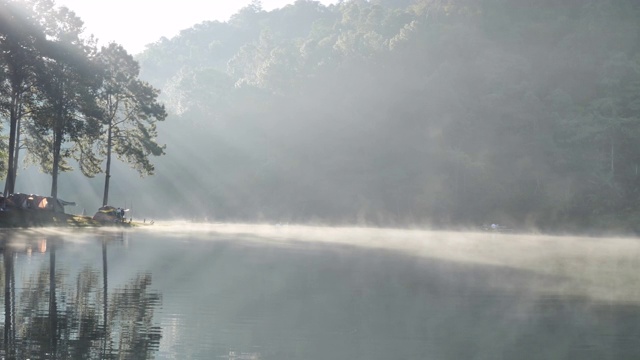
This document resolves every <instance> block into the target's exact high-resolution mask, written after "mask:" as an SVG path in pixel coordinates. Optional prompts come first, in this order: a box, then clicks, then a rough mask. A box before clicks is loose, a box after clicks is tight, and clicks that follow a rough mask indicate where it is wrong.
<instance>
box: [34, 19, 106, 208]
mask: <svg viewBox="0 0 640 360" xmlns="http://www.w3.org/2000/svg"><path fill="white" fill-rule="evenodd" d="M48 20H49V21H50V23H49V24H50V25H51V26H50V27H48V28H47V29H46V30H47V36H48V38H49V39H50V46H48V48H47V51H46V52H45V53H44V57H43V61H42V66H41V67H40V68H39V69H38V71H39V75H40V76H39V79H38V88H39V95H38V99H37V102H38V106H37V107H36V108H34V109H33V110H32V123H31V124H30V126H29V135H30V137H29V141H28V142H27V147H28V150H29V157H30V159H31V161H33V162H36V163H38V164H39V165H40V167H41V169H42V170H43V171H45V172H46V173H48V174H50V175H51V177H52V181H51V196H52V197H53V198H54V199H57V196H58V174H59V173H60V172H62V171H68V170H70V169H71V167H70V166H69V165H68V163H67V161H66V159H68V158H76V159H79V160H80V161H81V162H83V159H84V158H85V157H87V156H91V152H90V149H88V147H87V145H86V144H87V140H86V139H90V138H92V137H96V136H97V131H98V130H99V126H98V125H99V124H98V121H99V119H100V118H101V116H102V114H101V113H100V111H99V109H98V108H97V106H96V100H95V99H96V94H95V92H96V89H97V86H98V84H99V80H100V79H99V77H98V76H97V75H96V73H97V72H96V71H95V66H94V65H93V64H92V61H91V56H92V55H93V52H94V47H93V45H92V44H91V43H90V42H87V41H86V40H84V39H83V38H82V37H81V34H82V29H83V23H82V20H80V18H78V17H77V16H76V15H75V13H73V12H72V11H70V10H69V9H67V8H65V7H62V8H58V9H56V10H55V11H54V12H53V13H52V16H51V18H49V19H48ZM65 143H70V144H71V145H72V146H66V147H63V144H65Z"/></svg>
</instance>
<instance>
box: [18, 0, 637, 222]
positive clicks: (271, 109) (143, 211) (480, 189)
mask: <svg viewBox="0 0 640 360" xmlns="http://www.w3.org/2000/svg"><path fill="white" fill-rule="evenodd" d="M638 19H640V3H638V2H636V1H633V0H604V1H602V0H597V1H596V0H544V1H530V0H474V1H471V0H448V1H445V0H441V1H438V0H371V1H364V0H351V1H343V2H340V3H338V4H335V5H329V6H325V5H322V4H321V3H319V2H316V1H308V0H298V1H296V2H295V3H294V4H293V5H288V6H286V7H284V8H282V9H276V10H272V11H265V10H263V9H262V7H261V5H260V3H259V2H257V1H255V2H254V3H252V5H250V6H247V7H245V8H243V9H242V10H240V11H239V12H238V13H236V14H235V15H234V16H232V17H231V19H230V20H229V21H227V22H219V21H211V22H203V23H200V24H195V25H194V26H193V27H192V28H189V29H185V30H183V31H182V32H181V33H180V34H179V35H178V36H176V37H174V38H171V39H167V38H162V39H159V40H158V41H157V42H156V43H154V44H151V45H150V46H148V47H147V49H146V50H145V51H144V52H143V53H141V54H140V55H139V56H138V57H137V60H138V61H139V63H140V66H141V78H142V79H144V80H146V81H149V82H150V83H151V84H152V85H153V86H155V87H157V88H159V89H161V91H162V95H161V100H162V101H163V102H164V103H165V105H166V106H167V111H168V112H169V114H170V115H169V117H168V118H167V119H166V120H165V121H164V122H162V123H159V124H158V131H159V139H158V140H159V142H160V143H164V144H166V145H167V149H166V155H164V156H161V157H157V158H154V159H152V161H153V162H154V163H155V166H156V175H154V176H151V177H147V178H142V179H141V178H139V177H138V174H137V172H136V171H134V170H132V169H129V168H127V166H126V165H124V164H122V163H119V162H117V161H116V162H115V164H114V165H115V168H114V169H113V172H112V178H111V197H110V199H111V201H110V202H111V204H112V205H114V206H126V207H129V208H131V209H132V213H131V214H132V216H133V217H134V218H136V219H142V218H145V219H152V218H154V219H168V218H181V219H192V220H199V221H202V220H207V221H266V222H281V223H286V222H292V223H320V224H356V225H369V226H410V225H416V226H478V225H480V224H483V223H500V224H505V225H508V226H510V227H514V228H531V227H536V228H540V229H546V230H554V229H555V230H558V229H565V230H571V231H576V230H589V229H593V230H595V229H615V230H621V231H635V232H637V231H638V230H640V225H637V224H638V223H640V222H638V220H640V205H639V204H640V203H639V201H638V200H639V196H640V174H639V165H640V146H638V143H637V140H638V139H639V136H640V121H639V120H640V119H639V118H638V116H639V114H640V22H639V21H638ZM103 181H104V176H102V175H99V176H97V177H96V178H95V179H92V180H89V181H88V180H87V179H86V178H84V177H82V175H81V173H80V172H78V171H75V172H72V173H63V174H60V190H59V192H58V194H59V196H60V198H62V199H65V200H70V201H76V202H77V203H78V206H77V207H76V208H67V212H71V213H80V212H82V211H83V209H84V210H85V211H86V212H87V213H88V214H93V212H95V211H96V210H97V208H98V207H99V206H100V205H101V203H100V200H101V196H102V186H103ZM49 186H50V183H49V177H48V176H45V175H42V174H37V172H36V171H34V170H33V169H28V170H21V171H20V172H19V173H18V186H17V190H18V191H21V192H27V193H42V194H46V193H47V192H48V190H49Z"/></svg>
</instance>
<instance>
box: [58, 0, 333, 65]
mask: <svg viewBox="0 0 640 360" xmlns="http://www.w3.org/2000/svg"><path fill="white" fill-rule="evenodd" d="M293 2H294V0H262V7H263V8H264V9H265V10H272V9H276V8H281V7H283V6H285V5H287V4H290V3H293ZM320 2H321V3H323V4H325V5H327V4H330V3H336V2H337V1H336V0H320ZM250 3H251V0H57V1H56V4H58V5H60V6H62V5H64V6H67V7H68V8H70V9H71V10H73V11H75V13H76V14H77V15H78V16H80V18H82V20H84V23H85V29H86V32H87V33H92V34H94V35H96V37H97V38H98V39H99V40H100V44H106V43H108V42H110V41H115V42H117V43H119V44H122V46H124V47H125V48H126V49H127V51H129V52H130V53H132V54H137V53H139V52H141V51H142V50H144V48H145V45H146V44H149V43H153V42H155V41H156V40H158V39H159V38H161V37H162V36H165V37H167V38H171V37H173V36H175V35H177V34H178V33H179V32H180V30H183V29H186V28H190V27H191V26H193V25H195V24H197V23H200V22H202V21H205V20H220V21H227V20H228V19H229V17H230V16H231V15H233V14H235V13H236V12H237V11H238V10H239V9H241V8H242V7H244V6H247V5H248V4H250Z"/></svg>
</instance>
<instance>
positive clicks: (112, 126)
mask: <svg viewBox="0 0 640 360" xmlns="http://www.w3.org/2000/svg"><path fill="white" fill-rule="evenodd" d="M114 69H117V70H114ZM138 71H139V67H138V64H137V62H135V60H134V59H133V58H132V57H131V55H129V54H127V53H126V51H124V50H123V49H122V48H121V47H120V46H119V45H117V44H109V45H108V46H107V47H103V48H102V49H98V48H97V46H96V44H95V41H94V40H93V37H92V36H89V35H86V34H84V27H83V22H82V20H81V19H80V18H78V17H77V16H76V15H75V13H74V12H73V11H71V10H70V9H68V8H66V7H57V6H55V3H54V2H53V1H52V0H22V1H18V0H0V117H2V119H4V120H6V121H7V122H8V124H9V127H8V128H9V133H8V136H7V139H6V142H7V144H6V146H5V144H3V148H6V149H8V150H7V154H6V161H5V162H3V165H5V168H6V174H7V176H6V183H5V189H4V195H5V196H6V195H8V194H12V193H14V192H15V190H16V183H17V181H16V180H17V179H16V175H17V169H18V167H19V161H18V160H19V150H20V149H21V148H26V150H27V153H26V157H25V158H26V159H27V160H28V161H29V162H31V163H34V164H37V165H38V166H39V167H40V169H41V170H42V171H43V172H45V173H47V174H50V175H51V179H52V181H51V196H52V197H54V198H57V195H58V175H59V174H60V173H61V172H65V171H69V170H71V169H72V165H73V164H77V165H78V167H79V168H80V169H81V170H82V172H83V174H85V175H87V176H94V175H95V174H97V173H100V172H105V173H106V183H105V192H104V194H105V195H104V201H105V203H106V201H107V199H108V188H109V171H110V170H109V165H110V163H111V154H112V152H113V153H115V154H116V155H117V156H119V157H120V158H121V159H122V160H123V161H125V162H127V163H128V164H130V165H132V166H133V167H135V168H136V169H137V170H138V171H139V172H140V173H141V174H143V175H144V174H149V173H152V172H153V165H152V164H151V163H150V161H149V156H150V155H162V154H163V153H164V152H163V149H164V147H163V146H161V145H159V144H158V143H156V141H155V136H156V128H155V122H156V121H161V120H164V118H165V117H166V113H165V111H164V107H163V106H162V105H161V104H159V103H158V102H157V96H158V91H157V90H156V89H155V88H153V87H151V86H150V85H149V84H147V83H144V82H142V81H140V80H139V79H138V78H137V77H138ZM105 161H106V167H103V166H102V163H103V162H105ZM3 206H4V205H3Z"/></svg>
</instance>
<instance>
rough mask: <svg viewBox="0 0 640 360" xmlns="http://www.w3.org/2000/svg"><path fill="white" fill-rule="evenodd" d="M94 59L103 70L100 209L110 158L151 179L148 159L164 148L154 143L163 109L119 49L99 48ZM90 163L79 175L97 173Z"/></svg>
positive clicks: (133, 63) (135, 66)
mask: <svg viewBox="0 0 640 360" xmlns="http://www.w3.org/2000/svg"><path fill="white" fill-rule="evenodd" d="M98 59H99V61H100V63H101V65H102V66H103V67H104V69H105V72H104V80H103V83H102V86H101V88H100V91H99V95H98V99H99V106H100V108H101V110H102V112H103V113H104V118H103V122H102V131H101V136H100V137H99V138H98V143H97V148H98V152H99V155H101V156H104V157H105V158H106V167H105V182H104V196H103V199H102V203H103V205H107V203H108V202H109V180H110V178H111V158H112V154H113V153H114V152H115V154H116V155H117V156H118V157H119V158H120V159H121V160H123V161H124V162H126V163H127V164H129V165H131V166H132V167H133V168H135V169H136V170H137V171H138V172H139V173H140V175H151V174H153V171H154V166H153V164H152V163H151V161H150V159H149V157H150V156H160V155H163V154H164V149H165V146H164V145H160V144H158V143H157V141H156V136H157V131H156V122H157V121H163V120H164V119H165V118H166V117H167V113H166V111H165V109H164V105H162V104H161V103H159V102H158V94H159V92H158V90H156V89H155V88H153V87H152V86H151V85H149V84H148V83H145V82H143V81H141V80H139V79H138V75H139V71H140V70H139V66H138V63H137V62H136V61H135V60H134V59H133V57H132V56H131V55H129V54H128V53H127V52H126V50H124V48H123V47H122V46H120V45H117V44H114V43H112V44H109V46H107V47H103V48H102V50H101V51H100V53H99V54H98ZM97 165H98V163H97V162H95V161H93V162H91V164H90V166H84V167H83V172H84V173H85V174H88V175H93V174H95V173H97V172H98V171H99V168H98V167H97Z"/></svg>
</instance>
